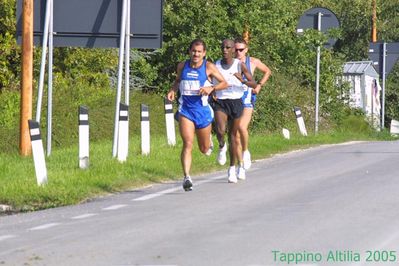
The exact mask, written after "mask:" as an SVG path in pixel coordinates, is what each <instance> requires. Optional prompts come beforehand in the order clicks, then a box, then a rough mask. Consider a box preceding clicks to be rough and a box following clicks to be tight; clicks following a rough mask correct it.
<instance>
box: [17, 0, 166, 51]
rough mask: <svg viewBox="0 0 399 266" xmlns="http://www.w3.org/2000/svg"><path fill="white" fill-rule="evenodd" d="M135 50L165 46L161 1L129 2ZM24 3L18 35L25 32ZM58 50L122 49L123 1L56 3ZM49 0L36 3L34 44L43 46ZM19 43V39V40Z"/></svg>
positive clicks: (19, 7) (70, 0)
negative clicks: (86, 48) (67, 48)
mask: <svg viewBox="0 0 399 266" xmlns="http://www.w3.org/2000/svg"><path fill="white" fill-rule="evenodd" d="M130 1H131V4H130V7H131V8H130V32H131V47H132V48H150V49H155V48H160V47H161V45H162V9H163V1H162V0H130ZM22 2H23V0H18V4H17V19H18V21H17V36H18V40H19V39H20V38H21V32H22V16H21V14H22ZM53 6H54V9H53V10H54V11H53V17H54V18H53V32H54V46H55V47H64V46H72V47H119V38H120V31H121V18H122V6H123V0H53ZM45 11H46V0H35V1H34V43H35V44H36V45H41V42H42V38H43V32H44V22H45ZM19 41H20V40H19Z"/></svg>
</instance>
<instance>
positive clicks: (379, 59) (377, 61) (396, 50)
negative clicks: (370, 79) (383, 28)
mask: <svg viewBox="0 0 399 266" xmlns="http://www.w3.org/2000/svg"><path fill="white" fill-rule="evenodd" d="M383 45H384V44H383V43H381V42H377V43H370V49H369V58H370V59H371V60H372V61H373V64H374V67H375V69H376V70H377V72H378V74H380V75H382V71H383V70H382V68H383V55H384V53H383ZM385 54H386V57H385V75H386V76H388V75H389V73H390V72H391V71H392V68H393V67H394V66H395V64H396V61H398V59H399V42H393V43H386V51H385Z"/></svg>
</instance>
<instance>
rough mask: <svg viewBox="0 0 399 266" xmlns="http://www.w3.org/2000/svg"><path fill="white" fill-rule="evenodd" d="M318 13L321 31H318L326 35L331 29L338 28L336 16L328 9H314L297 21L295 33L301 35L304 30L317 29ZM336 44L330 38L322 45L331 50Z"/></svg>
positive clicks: (334, 40)
mask: <svg viewBox="0 0 399 266" xmlns="http://www.w3.org/2000/svg"><path fill="white" fill-rule="evenodd" d="M318 13H321V29H320V31H321V32H323V33H326V32H327V31H328V30H329V29H331V28H339V21H338V18H337V16H336V15H335V14H334V13H333V12H332V11H331V10H329V9H327V8H323V7H315V8H311V9H309V10H307V11H306V12H305V13H304V14H303V15H302V16H301V17H300V19H299V22H298V26H297V33H302V32H304V31H305V30H306V29H315V30H317V29H318ZM335 42H336V39H333V38H330V39H329V40H328V42H327V43H325V44H324V46H325V47H326V48H331V47H332V46H333V45H334V44H335Z"/></svg>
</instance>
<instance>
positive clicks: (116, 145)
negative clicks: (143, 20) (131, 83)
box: [112, 0, 127, 157]
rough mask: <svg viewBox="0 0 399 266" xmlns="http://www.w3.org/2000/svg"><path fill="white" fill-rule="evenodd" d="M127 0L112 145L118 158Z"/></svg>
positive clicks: (121, 41)
mask: <svg viewBox="0 0 399 266" xmlns="http://www.w3.org/2000/svg"><path fill="white" fill-rule="evenodd" d="M126 2H127V0H123V6H122V20H121V35H120V36H121V37H120V43H119V63H118V85H117V91H116V101H115V119H114V120H115V123H114V141H113V143H112V156H113V157H116V154H117V148H118V121H119V103H120V101H121V90H122V76H123V53H124V50H125V49H124V48H125V36H126V33H125V29H126V27H125V26H126V6H127V3H126Z"/></svg>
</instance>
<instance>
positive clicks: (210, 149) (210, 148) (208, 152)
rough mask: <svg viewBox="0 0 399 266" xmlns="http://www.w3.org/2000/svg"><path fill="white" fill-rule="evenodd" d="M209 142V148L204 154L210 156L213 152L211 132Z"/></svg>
mask: <svg viewBox="0 0 399 266" xmlns="http://www.w3.org/2000/svg"><path fill="white" fill-rule="evenodd" d="M210 142H211V145H210V146H209V150H208V151H207V152H206V153H205V155H206V156H211V154H212V152H213V141H212V134H211V135H210Z"/></svg>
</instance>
